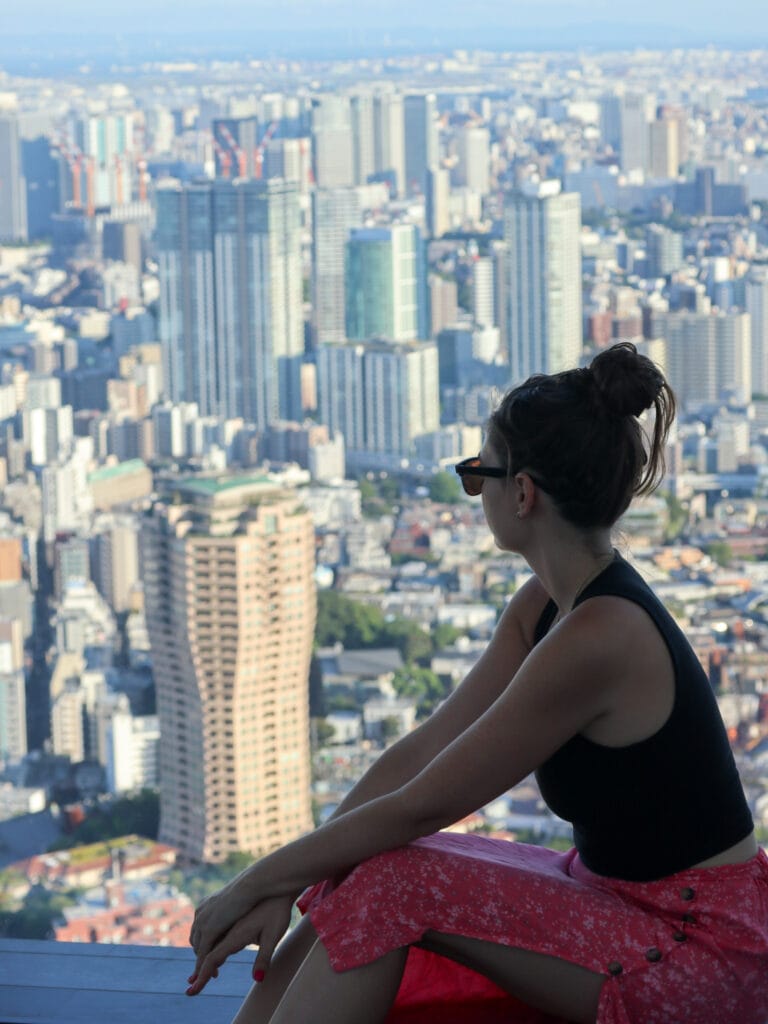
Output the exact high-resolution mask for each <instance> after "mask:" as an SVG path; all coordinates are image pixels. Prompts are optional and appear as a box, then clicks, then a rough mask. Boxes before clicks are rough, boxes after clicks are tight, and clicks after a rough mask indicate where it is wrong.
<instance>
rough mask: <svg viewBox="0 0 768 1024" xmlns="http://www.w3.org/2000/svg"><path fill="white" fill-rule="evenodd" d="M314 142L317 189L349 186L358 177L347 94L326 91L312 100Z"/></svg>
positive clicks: (353, 183)
mask: <svg viewBox="0 0 768 1024" xmlns="http://www.w3.org/2000/svg"><path fill="white" fill-rule="evenodd" d="M312 145H313V154H314V159H313V164H314V174H315V182H316V184H317V186H318V188H349V187H350V186H351V185H355V184H362V182H358V181H357V180H356V178H355V169H354V163H353V147H352V112H351V109H350V102H349V97H348V96H340V95H334V94H333V93H324V94H323V95H322V96H319V97H317V98H316V99H314V100H313V101H312Z"/></svg>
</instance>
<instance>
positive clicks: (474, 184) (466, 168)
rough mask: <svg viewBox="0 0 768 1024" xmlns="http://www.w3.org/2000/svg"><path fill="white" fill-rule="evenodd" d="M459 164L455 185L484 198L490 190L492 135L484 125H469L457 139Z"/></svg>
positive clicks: (456, 169) (461, 130)
mask: <svg viewBox="0 0 768 1024" xmlns="http://www.w3.org/2000/svg"><path fill="white" fill-rule="evenodd" d="M456 149H457V154H458V158H459V159H458V163H457V164H456V168H455V172H454V173H455V178H454V183H455V184H456V185H459V186H463V187H464V188H468V189H471V190H472V191H473V192H477V193H478V194H479V195H481V196H484V195H486V194H487V193H488V190H489V188H490V166H491V133H490V132H489V131H488V129H487V128H484V127H483V126H482V125H472V124H468V125H465V126H464V127H463V128H461V129H460V130H459V132H458V135H457V138H456Z"/></svg>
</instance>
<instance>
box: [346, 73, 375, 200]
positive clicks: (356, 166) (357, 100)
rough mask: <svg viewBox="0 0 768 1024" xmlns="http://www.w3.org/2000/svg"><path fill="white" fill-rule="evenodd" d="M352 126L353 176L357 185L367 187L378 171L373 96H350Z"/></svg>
mask: <svg viewBox="0 0 768 1024" xmlns="http://www.w3.org/2000/svg"><path fill="white" fill-rule="evenodd" d="M349 103H350V118H351V125H352V176H353V179H354V183H355V185H367V184H368V180H369V179H370V178H371V177H372V176H373V174H374V173H375V171H376V161H375V158H374V143H373V96H372V95H371V94H370V93H364V92H363V93H355V94H354V95H353V96H350V99H349Z"/></svg>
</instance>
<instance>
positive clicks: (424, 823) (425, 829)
mask: <svg viewBox="0 0 768 1024" xmlns="http://www.w3.org/2000/svg"><path fill="white" fill-rule="evenodd" d="M392 796H393V799H394V800H395V802H396V806H397V809H398V816H399V817H400V819H401V820H402V822H403V827H404V830H405V831H406V833H407V834H408V838H407V839H406V842H411V841H412V840H414V839H421V838H423V837H424V836H431V835H433V834H434V833H435V832H439V831H440V829H442V828H445V827H446V825H451V824H452V823H453V822H454V821H455V820H456V819H455V818H454V817H453V816H452V814H451V812H450V810H449V809H448V808H447V807H441V806H438V805H437V803H436V801H435V800H434V799H432V800H425V799H424V798H423V795H422V794H421V792H420V790H419V787H418V786H416V785H414V783H408V784H407V785H405V786H403V787H401V789H399V790H398V791H397V792H396V793H393V794H392Z"/></svg>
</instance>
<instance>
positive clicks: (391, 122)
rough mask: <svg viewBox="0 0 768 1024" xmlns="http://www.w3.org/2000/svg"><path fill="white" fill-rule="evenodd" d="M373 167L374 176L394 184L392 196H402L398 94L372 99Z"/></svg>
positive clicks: (402, 138) (401, 120) (402, 139)
mask: <svg viewBox="0 0 768 1024" xmlns="http://www.w3.org/2000/svg"><path fill="white" fill-rule="evenodd" d="M373 164H374V170H375V172H376V173H377V174H379V175H386V176H387V178H388V179H389V180H390V181H391V182H392V183H393V188H392V192H393V194H394V195H404V194H405V184H406V181H405V121H404V116H403V97H402V96H401V95H400V94H399V93H393V92H384V93H377V94H376V95H375V96H374V97H373Z"/></svg>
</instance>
